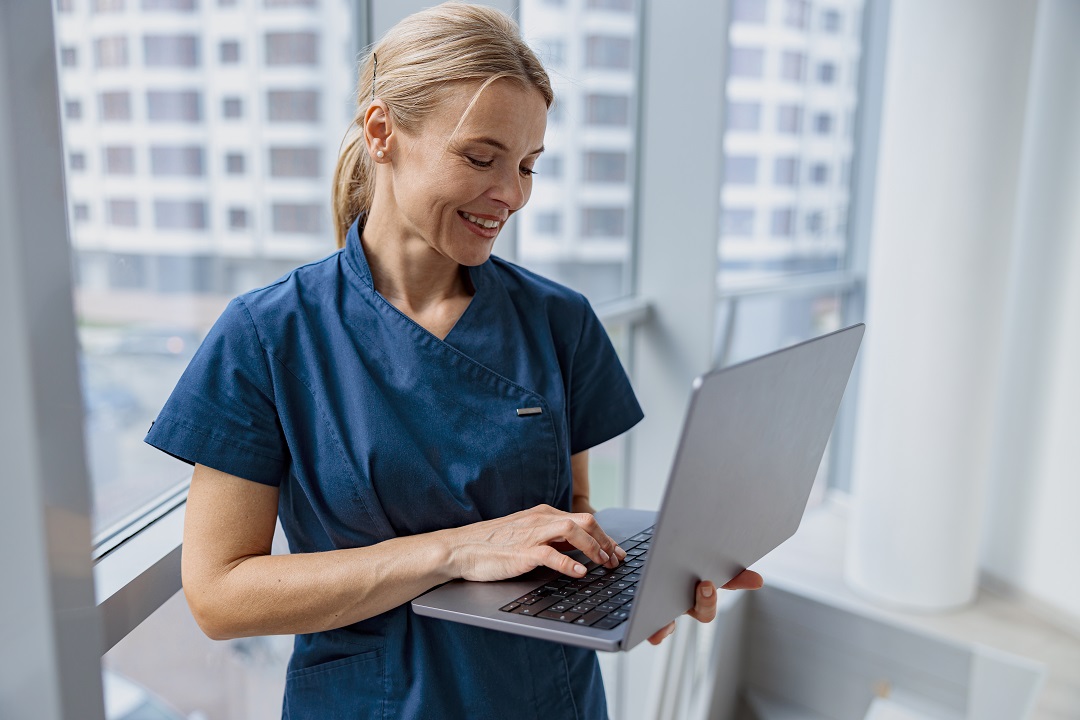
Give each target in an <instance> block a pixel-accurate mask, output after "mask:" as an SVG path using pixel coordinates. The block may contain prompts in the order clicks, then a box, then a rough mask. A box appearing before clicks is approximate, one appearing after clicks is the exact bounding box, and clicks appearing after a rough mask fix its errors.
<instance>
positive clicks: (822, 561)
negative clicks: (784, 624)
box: [754, 495, 1080, 720]
mask: <svg viewBox="0 0 1080 720" xmlns="http://www.w3.org/2000/svg"><path fill="white" fill-rule="evenodd" d="M847 515H848V512H847V506H846V497H845V496H836V495H833V496H830V497H829V498H827V499H826V501H825V502H823V503H822V504H821V505H820V506H819V507H818V508H816V509H813V510H811V511H810V512H809V513H808V514H807V515H806V516H805V517H804V519H803V522H802V525H801V526H800V528H799V530H798V532H797V533H796V534H795V536H794V537H792V538H791V539H790V540H788V541H787V542H786V543H784V544H783V545H782V546H780V547H779V548H777V549H776V550H775V551H773V552H772V553H771V554H770V555H769V556H768V557H766V558H764V559H763V560H761V561H760V562H759V563H758V564H757V565H756V566H755V568H754V569H755V570H758V571H759V572H760V573H761V574H762V575H763V576H764V577H765V582H766V584H768V585H774V586H777V587H779V588H782V589H784V590H786V591H788V592H792V593H796V594H799V595H802V596H805V597H808V598H810V599H812V600H815V601H818V602H822V603H825V604H828V605H831V606H833V607H838V608H842V609H847V610H850V611H851V612H854V613H859V614H861V615H865V616H868V617H871V618H875V619H878V620H882V621H885V622H889V623H892V624H895V625H899V626H903V627H907V628H911V629H913V630H916V631H919V632H922V633H926V634H930V635H936V636H938V637H943V638H947V639H950V640H954V641H957V642H962V643H968V644H977V645H983V646H989V647H993V648H997V649H999V650H1003V651H1006V652H1009V653H1013V654H1015V655H1019V656H1021V657H1025V658H1029V659H1031V660H1034V661H1037V662H1039V663H1042V664H1044V665H1045V666H1046V683H1045V685H1044V686H1043V690H1042V692H1041V694H1040V696H1039V700H1038V703H1037V705H1036V709H1035V714H1034V715H1033V717H1034V718H1036V719H1038V720H1071V719H1073V718H1076V717H1077V712H1078V709H1080V634H1078V633H1077V632H1076V629H1075V627H1073V625H1072V623H1071V622H1070V620H1069V619H1068V618H1062V617H1054V616H1053V615H1052V613H1048V612H1046V611H1045V609H1043V608H1041V607H1039V606H1038V605H1037V603H1034V602H1032V601H1030V600H1027V599H1024V598H1022V597H1019V596H1018V595H1017V594H1016V593H1015V592H1013V593H1006V592H1001V591H1000V589H996V590H991V589H990V587H988V584H987V583H984V585H983V586H982V587H980V588H979V591H978V595H977V597H976V599H975V601H974V602H973V603H972V604H970V605H968V606H966V607H964V608H960V609H958V610H953V611H949V612H941V613H925V612H924V613H915V612H906V611H902V610H897V609H895V608H887V607H884V606H883V605H881V604H879V603H876V602H872V601H870V600H868V599H866V598H864V597H863V596H861V595H859V594H858V593H856V592H855V591H854V590H852V589H851V588H850V587H849V586H848V584H847V582H846V581H845V579H844V557H845V546H846V540H847Z"/></svg>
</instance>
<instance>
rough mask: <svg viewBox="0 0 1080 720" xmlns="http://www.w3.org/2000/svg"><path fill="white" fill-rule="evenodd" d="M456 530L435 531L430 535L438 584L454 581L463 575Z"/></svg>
mask: <svg viewBox="0 0 1080 720" xmlns="http://www.w3.org/2000/svg"><path fill="white" fill-rule="evenodd" d="M456 532H457V531H456V529H455V528H449V529H446V530H437V531H435V532H433V533H432V534H431V540H432V543H431V546H432V551H433V552H434V562H435V574H436V575H437V576H438V578H439V582H440V583H444V582H449V581H451V580H456V579H457V578H459V577H461V576H462V575H463V572H462V568H461V557H460V552H459V549H460V547H459V544H458V542H457V539H456Z"/></svg>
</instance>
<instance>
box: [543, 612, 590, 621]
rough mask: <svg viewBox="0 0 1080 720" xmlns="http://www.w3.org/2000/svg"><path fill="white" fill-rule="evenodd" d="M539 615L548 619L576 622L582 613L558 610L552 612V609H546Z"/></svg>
mask: <svg viewBox="0 0 1080 720" xmlns="http://www.w3.org/2000/svg"><path fill="white" fill-rule="evenodd" d="M537 617H542V618H547V619H548V620H558V621H559V622H565V623H569V622H574V621H575V620H577V619H578V618H579V617H581V615H580V614H578V613H558V612H552V611H551V610H544V611H543V612H541V613H540V614H539V615H538V616H537Z"/></svg>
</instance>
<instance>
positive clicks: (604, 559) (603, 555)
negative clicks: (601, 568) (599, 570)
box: [600, 550, 611, 562]
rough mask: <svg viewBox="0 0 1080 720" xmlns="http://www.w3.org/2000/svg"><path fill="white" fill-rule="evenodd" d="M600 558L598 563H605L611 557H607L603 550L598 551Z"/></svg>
mask: <svg viewBox="0 0 1080 720" xmlns="http://www.w3.org/2000/svg"><path fill="white" fill-rule="evenodd" d="M600 557H601V558H602V560H601V561H600V562H607V561H608V560H609V559H610V558H611V556H610V555H608V554H607V553H606V552H604V551H603V550H601V551H600Z"/></svg>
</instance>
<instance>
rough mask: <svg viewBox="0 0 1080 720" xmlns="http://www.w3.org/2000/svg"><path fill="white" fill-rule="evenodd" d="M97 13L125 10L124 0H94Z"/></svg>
mask: <svg viewBox="0 0 1080 720" xmlns="http://www.w3.org/2000/svg"><path fill="white" fill-rule="evenodd" d="M92 7H93V9H94V12H95V13H115V12H123V11H124V0H94V2H93V5H92Z"/></svg>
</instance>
